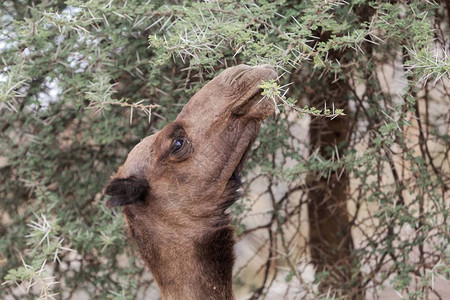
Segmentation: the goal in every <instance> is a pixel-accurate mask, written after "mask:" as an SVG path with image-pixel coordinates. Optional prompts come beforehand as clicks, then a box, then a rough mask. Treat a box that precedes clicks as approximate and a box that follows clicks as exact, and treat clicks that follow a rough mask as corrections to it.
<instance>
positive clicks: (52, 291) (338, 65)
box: [0, 0, 450, 299]
mask: <svg viewBox="0 0 450 300" xmlns="http://www.w3.org/2000/svg"><path fill="white" fill-rule="evenodd" d="M448 11H449V6H448V4H446V3H443V4H439V3H436V2H434V1H419V0H413V1H407V2H405V1H398V2H397V1H366V0H348V1H341V0H329V1H319V0H311V1H288V0H283V1H256V2H255V1H247V0H246V1H228V0H225V1H184V2H181V1H140V0H117V1H109V0H96V1H80V0H67V1H62V0H48V1H38V0H36V1H3V2H2V3H1V4H0V19H1V29H0V56H1V64H2V69H1V70H0V162H1V163H0V170H1V174H0V199H1V201H0V211H1V216H2V217H1V222H0V232H1V237H0V278H2V281H4V284H3V285H2V289H1V290H0V295H2V296H4V295H16V297H24V298H26V297H28V298H29V299H35V298H36V297H41V298H43V299H48V298H61V299H68V298H70V297H72V296H73V295H78V294H80V293H81V294H82V293H85V294H88V296H89V297H90V298H99V297H100V298H107V299H116V298H117V299H119V298H120V299H122V298H129V299H137V298H143V297H144V295H147V296H148V295H153V293H155V292H154V290H155V289H156V287H155V284H154V283H153V280H152V279H150V277H149V276H148V274H147V273H146V271H145V269H144V267H143V264H142V262H141V261H140V259H139V257H138V255H137V252H136V250H135V249H134V247H132V246H131V245H129V243H128V241H127V238H126V232H125V225H124V222H123V220H122V219H123V218H122V216H121V215H120V214H118V213H117V212H111V211H108V210H106V209H105V207H104V199H103V198H102V194H101V192H102V187H103V186H104V184H105V182H106V180H107V179H108V177H109V176H110V175H111V174H112V173H113V172H114V170H115V168H116V167H117V166H118V165H119V164H120V163H121V162H122V161H123V160H124V159H125V157H126V154H127V153H128V151H129V150H130V149H132V147H133V146H134V145H135V144H136V143H137V142H138V141H139V140H140V139H141V138H143V137H144V136H146V135H150V134H152V133H154V132H156V131H157V130H159V129H161V128H162V127H163V126H164V125H165V124H166V123H167V122H169V121H171V120H173V119H174V118H175V116H176V114H177V113H178V112H179V111H180V109H181V107H182V105H183V104H184V103H185V102H186V101H187V100H188V99H189V97H190V96H192V95H193V94H194V93H195V92H196V91H197V90H198V89H199V88H200V87H201V86H202V85H203V84H204V83H205V82H206V81H208V80H210V79H211V78H213V77H214V76H215V75H217V74H218V73H219V72H220V71H222V70H223V69H224V68H225V67H227V66H231V65H235V64H238V63H246V64H250V65H255V64H265V63H269V64H272V65H274V66H276V67H277V69H278V71H279V74H280V83H279V84H278V83H276V82H266V83H263V84H262V89H263V95H265V96H267V97H271V98H277V99H278V101H279V109H280V112H279V114H278V115H277V116H276V117H274V118H272V119H270V120H268V122H266V124H265V125H264V126H263V127H262V129H261V132H260V137H259V139H258V141H257V143H256V145H255V148H254V149H253V153H251V155H249V158H250V159H249V161H248V164H247V171H248V172H247V173H248V174H247V178H248V181H247V186H246V191H247V192H248V193H247V194H246V197H245V199H244V200H243V201H241V202H239V203H237V204H236V206H234V207H233V209H232V212H233V215H234V222H233V224H234V225H235V226H237V228H238V233H239V239H242V240H244V239H245V238H246V237H247V238H250V237H257V239H259V240H261V241H262V242H261V243H260V244H257V245H256V246H255V249H256V250H255V251H254V252H255V253H254V255H253V256H261V257H263V258H264V262H263V264H262V265H261V266H260V267H257V268H255V269H256V270H264V271H263V272H260V273H258V274H259V277H258V276H254V274H253V273H252V276H250V277H251V278H250V279H249V278H248V276H247V277H246V276H244V275H245V272H246V271H245V270H247V269H250V268H251V267H250V265H249V264H250V263H248V264H247V263H244V264H243V265H242V266H238V267H237V269H236V272H235V274H236V283H235V285H236V286H240V285H243V286H244V288H247V289H248V290H250V292H251V293H253V295H254V296H255V297H259V296H264V295H267V297H268V298H269V296H270V295H271V292H272V290H271V289H272V287H273V286H274V285H276V283H274V282H275V279H277V278H281V281H284V283H283V284H285V285H286V286H294V287H298V286H299V285H300V286H301V290H302V292H301V295H303V296H305V297H315V298H319V297H322V298H328V299H329V298H331V297H336V298H339V297H345V295H346V294H347V293H348V291H349V290H350V288H349V286H352V287H353V289H355V290H359V291H365V290H368V289H370V288H373V289H374V290H379V289H378V287H380V286H381V285H385V284H390V285H392V286H393V287H394V288H395V290H396V291H398V292H399V293H400V294H402V295H403V296H404V297H408V298H412V299H419V298H426V297H429V295H431V294H433V293H438V291H436V290H435V289H434V288H433V287H434V281H435V280H436V278H443V279H444V280H448V279H449V276H450V267H449V265H450V253H449V243H450V238H449V237H450V235H449V229H450V228H449V225H448V217H449V212H450V207H449V205H450V203H449V201H448V199H449V198H450V195H449V188H450V161H449V157H450V155H449V152H450V146H449V145H450V135H449V111H448V108H449V104H450V98H449V94H450V91H449V90H450V89H449V80H448V78H449V74H450V73H449V53H448V51H449V45H450V42H449V36H450V34H449V24H450V21H449V20H450V16H449V15H448ZM390 70H393V71H390ZM323 78H330V79H331V81H332V83H333V84H336V85H337V86H338V87H339V88H340V89H341V90H342V91H344V92H345V93H343V95H345V96H344V102H345V103H346V108H345V109H344V111H343V110H342V109H343V108H342V107H336V108H334V104H335V102H337V100H338V99H333V98H332V97H330V98H329V99H326V100H325V101H323V103H321V104H320V106H318V105H316V104H315V102H314V99H315V98H317V97H321V95H328V94H327V91H329V90H330V86H327V85H324V84H322V83H323V81H322V79H323ZM395 81H398V84H397V85H393V83H395ZM282 90H283V91H282ZM340 102H342V99H341V101H340ZM299 114H300V115H299ZM324 116H328V117H331V118H324V120H323V122H331V119H332V118H337V119H339V118H347V119H346V120H348V122H349V130H348V131H347V132H346V138H345V141H344V142H343V143H341V144H334V145H329V146H327V147H326V149H325V150H326V151H325V152H324V153H325V154H326V155H324V153H322V152H321V151H318V150H319V149H316V148H314V147H313V146H311V145H310V144H309V139H308V136H306V135H301V134H299V133H298V131H299V130H298V127H299V126H300V127H301V126H303V127H301V128H302V129H305V128H306V130H307V128H308V127H307V126H306V127H305V124H309V123H308V122H309V120H314V119H315V118H317V117H324ZM296 128H297V129H296ZM310 138H311V137H310ZM342 176H344V177H345V176H348V178H349V185H348V190H349V192H348V194H347V196H348V199H347V200H346V201H347V206H348V220H349V225H348V226H349V228H350V231H351V233H352V234H353V235H354V236H355V238H354V249H352V256H353V257H355V258H357V260H355V263H354V265H353V267H352V268H350V269H351V270H349V272H351V276H350V278H351V279H352V280H351V283H346V282H342V283H340V284H341V286H340V287H337V288H336V287H335V288H336V289H335V290H333V291H331V292H330V293H329V294H326V293H325V294H322V290H321V289H319V288H317V286H318V285H317V284H318V283H319V282H321V281H326V280H327V277H330V276H332V272H331V273H330V272H327V271H324V272H321V273H319V272H318V273H317V274H315V281H312V280H308V279H306V278H307V275H305V274H306V273H307V272H308V271H307V270H308V265H309V264H308V262H309V261H308V259H309V255H308V250H307V249H308V247H309V246H311V247H312V245H309V244H308V236H307V234H304V232H305V230H304V222H305V221H304V218H306V217H307V214H305V210H306V208H305V206H306V205H307V204H308V193H309V191H311V190H314V189H315V186H314V184H311V183H314V182H316V181H314V179H317V178H321V179H326V180H325V181H327V180H328V182H330V180H332V179H333V178H334V179H336V180H337V182H339V180H340V179H341V178H343V177H342ZM258 180H264V186H265V188H264V191H262V192H261V193H259V194H255V193H252V192H251V191H252V189H251V187H252V185H253V184H254V183H256V182H258ZM249 187H250V188H249ZM275 190H278V191H281V192H279V193H278V194H275V193H274V191H275ZM258 201H266V202H267V203H268V206H269V208H268V209H266V210H265V211H263V212H258V213H257V212H254V213H253V214H254V215H252V209H253V208H254V207H255V203H256V202H258ZM255 216H256V217H255ZM249 219H252V220H254V219H257V220H256V225H255V224H253V225H251V226H250V223H249V221H248V220H249ZM302 222H303V223H302ZM302 228H303V229H302ZM356 236H358V238H356ZM249 260H251V259H249ZM249 272H254V271H249ZM255 279H256V280H257V281H256V282H255V281H252V280H255ZM16 284H17V285H16ZM17 286H19V287H20V288H18V287H17ZM302 293H303V294H302Z"/></svg>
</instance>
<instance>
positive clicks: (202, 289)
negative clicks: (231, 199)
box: [124, 206, 234, 299]
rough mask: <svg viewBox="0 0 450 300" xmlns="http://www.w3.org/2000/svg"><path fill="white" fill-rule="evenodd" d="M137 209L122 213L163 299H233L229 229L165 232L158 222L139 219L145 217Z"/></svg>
mask: <svg viewBox="0 0 450 300" xmlns="http://www.w3.org/2000/svg"><path fill="white" fill-rule="evenodd" d="M136 209H138V208H137V207H135V206H134V207H131V206H130V207H127V208H125V209H124V213H125V215H126V217H127V220H128V224H129V229H130V233H131V236H132V237H133V239H134V240H135V242H136V244H137V246H138V248H139V252H140V253H141V255H142V257H143V259H144V260H145V262H146V264H147V266H148V267H149V269H150V271H151V273H152V275H153V277H154V279H155V281H156V282H157V283H158V286H159V289H160V292H161V297H162V299H234V295H233V290H232V268H233V263H234V251H233V247H234V232H233V229H232V228H230V227H229V226H220V227H215V228H214V227H210V228H208V227H205V226H203V227H202V228H201V229H200V228H198V229H195V228H192V227H191V228H188V230H186V232H183V231H185V230H184V229H185V228H177V229H171V230H168V229H167V227H166V226H164V225H162V224H158V221H157V220H153V221H154V222H152V221H151V220H149V219H148V218H145V217H144V218H141V217H140V216H141V215H145V214H142V211H139V210H138V211H136ZM147 216H148V215H147ZM161 228H164V230H161Z"/></svg>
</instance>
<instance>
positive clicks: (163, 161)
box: [105, 65, 276, 299]
mask: <svg viewBox="0 0 450 300" xmlns="http://www.w3.org/2000/svg"><path fill="white" fill-rule="evenodd" d="M275 78H276V72H275V71H274V69H273V68H272V67H270V66H267V65H263V66H258V67H249V66H246V65H239V66H236V67H232V68H228V69H226V70H225V71H224V72H222V73H221V74H220V75H219V76H217V77H216V78H214V79H213V80H211V81H210V82H209V83H207V84H206V85H205V86H204V87H203V88H202V89H201V90H200V91H198V92H197V93H196V94H195V95H194V96H193V97H192V98H191V100H190V101H189V102H188V103H187V104H186V106H185V107H184V108H183V110H182V111H181V112H180V114H179V115H178V117H177V118H176V120H175V121H174V122H173V123H170V124H168V125H167V126H165V127H164V128H163V129H162V130H161V131H159V132H158V133H155V134H153V135H151V136H148V137H146V138H145V139H143V140H142V141H141V142H140V143H139V144H137V145H136V146H135V147H134V149H133V150H132V151H131V152H130V153H129V154H128V157H127V159H126V161H125V163H124V164H123V165H122V166H121V167H120V168H119V169H118V171H117V173H116V174H115V175H114V176H113V177H112V178H111V180H110V182H109V184H108V186H107V187H106V190H105V193H106V194H108V195H110V196H111V198H110V199H109V200H108V202H107V205H108V206H109V207H113V206H124V207H123V212H124V214H125V218H126V220H127V223H128V227H129V231H130V235H131V237H132V238H133V239H134V240H135V242H136V244H137V246H138V248H139V251H140V253H141V255H142V257H143V259H144V260H145V262H146V264H147V266H148V268H149V269H150V271H151V273H152V274H153V277H154V279H155V280H156V282H157V283H158V286H159V289H160V292H161V296H162V298H163V299H234V295H233V290H232V267H233V263H234V251H233V246H234V232H233V229H232V228H231V227H229V222H230V219H229V216H228V214H226V213H225V210H226V209H227V208H228V207H229V206H230V205H231V204H232V203H234V202H235V201H236V200H237V198H238V197H239V193H238V189H239V187H240V180H239V171H240V170H241V168H242V165H243V162H244V160H245V156H246V154H247V152H248V150H249V148H250V147H251V145H252V143H253V141H254V140H255V138H256V136H257V134H258V130H259V128H260V125H261V122H262V121H263V120H264V119H265V118H267V117H268V116H269V115H270V114H272V112H273V111H274V104H273V103H272V102H271V101H270V100H269V99H266V98H263V97H262V96H261V88H260V87H259V86H260V83H261V81H262V80H270V79H275Z"/></svg>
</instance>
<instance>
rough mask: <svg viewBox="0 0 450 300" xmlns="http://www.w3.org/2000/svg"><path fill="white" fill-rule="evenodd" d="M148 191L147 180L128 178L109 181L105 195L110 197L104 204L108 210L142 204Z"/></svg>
mask: <svg viewBox="0 0 450 300" xmlns="http://www.w3.org/2000/svg"><path fill="white" fill-rule="evenodd" d="M149 189H150V186H149V185H148V182H147V180H145V179H144V178H138V177H135V176H130V177H127V178H115V179H113V180H111V181H110V182H109V183H108V185H107V186H106V189H105V194H106V195H109V196H111V198H109V200H108V201H107V202H106V206H107V207H108V208H111V207H115V206H123V205H127V204H133V203H137V202H142V201H144V200H145V197H146V196H147V193H148V191H149Z"/></svg>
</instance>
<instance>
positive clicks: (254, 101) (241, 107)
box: [232, 65, 277, 120]
mask: <svg viewBox="0 0 450 300" xmlns="http://www.w3.org/2000/svg"><path fill="white" fill-rule="evenodd" d="M246 76H251V77H250V78H252V79H251V80H249V81H251V82H252V84H251V85H250V86H249V87H248V88H247V91H246V92H245V93H244V94H243V95H242V96H241V97H240V99H239V100H238V101H237V102H236V103H235V106H234V108H233V110H232V114H233V115H234V116H238V117H242V116H248V117H250V118H253V119H259V120H264V119H265V118H267V117H268V116H269V115H271V114H272V113H273V112H274V111H275V110H276V103H275V102H274V101H270V100H269V99H268V98H267V97H265V96H263V95H262V93H263V89H262V88H261V83H262V82H263V81H267V80H271V79H276V78H277V73H276V71H275V69H274V68H273V67H272V66H269V65H264V66H260V67H252V68H249V69H245V70H244V71H242V72H241V73H239V74H238V75H237V76H236V77H237V78H239V79H240V80H244V81H245V77H246Z"/></svg>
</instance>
